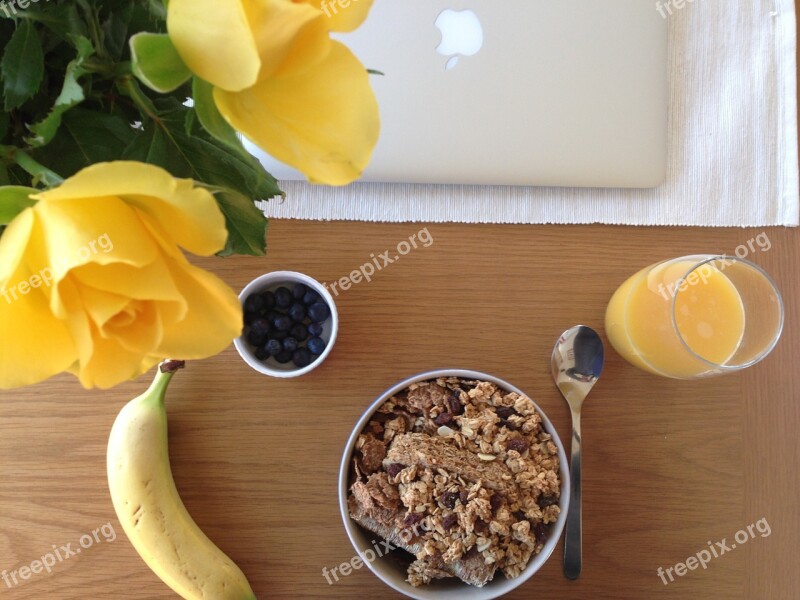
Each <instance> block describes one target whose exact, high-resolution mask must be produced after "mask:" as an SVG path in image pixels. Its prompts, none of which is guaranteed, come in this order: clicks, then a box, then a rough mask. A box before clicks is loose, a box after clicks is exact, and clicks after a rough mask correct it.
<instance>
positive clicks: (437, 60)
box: [251, 0, 668, 188]
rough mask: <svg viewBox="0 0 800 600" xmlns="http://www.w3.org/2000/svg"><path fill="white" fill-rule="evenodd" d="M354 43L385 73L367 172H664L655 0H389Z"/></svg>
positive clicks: (616, 183) (570, 181)
mask: <svg viewBox="0 0 800 600" xmlns="http://www.w3.org/2000/svg"><path fill="white" fill-rule="evenodd" d="M333 1H334V2H335V1H336V0H333ZM351 1H352V2H357V1H359V0H351ZM340 10H342V9H340ZM341 39H342V40H343V41H344V42H345V43H346V44H347V45H348V46H349V47H350V48H351V49H352V50H353V51H354V52H355V53H356V55H357V56H358V57H359V58H360V59H361V61H362V62H363V63H364V65H365V66H366V67H367V68H369V69H374V70H377V71H380V72H382V73H383V75H373V76H372V84H373V87H374V89H375V93H376V94H377V97H378V102H379V104H380V108H381V121H382V129H381V136H380V140H379V142H378V146H377V148H376V149H375V153H374V155H373V158H372V161H371V163H370V166H369V167H368V168H367V170H366V171H365V173H364V176H363V178H362V180H363V181H381V182H402V183H452V184H508V185H536V186H577V187H638V188H649V187H656V186H658V185H660V184H661V183H662V182H663V181H664V178H665V169H666V152H667V139H666V136H667V133H666V132H667V96H668V94H667V66H666V63H667V21H666V19H664V18H663V17H662V16H661V15H660V13H659V12H658V11H657V10H656V9H655V8H654V5H653V3H652V2H651V1H649V0H503V1H502V2H501V1H499V0H375V4H374V6H373V8H372V11H371V13H370V16H369V18H368V19H367V21H366V22H365V23H364V24H363V25H362V26H361V28H360V29H358V30H357V31H355V32H353V33H350V34H347V35H344V36H341ZM251 149H252V147H251ZM257 154H258V156H259V158H261V159H262V162H264V164H265V166H266V167H267V169H268V170H270V171H271V172H273V173H274V174H275V175H276V176H277V177H278V178H279V179H303V176H302V175H301V174H300V173H298V172H296V171H294V170H292V169H290V168H288V167H285V166H283V165H281V164H280V163H278V162H277V161H275V160H274V159H272V158H270V157H269V156H267V155H265V154H264V153H263V152H260V151H259V152H257Z"/></svg>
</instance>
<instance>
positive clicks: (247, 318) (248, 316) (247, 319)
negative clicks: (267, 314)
mask: <svg viewBox="0 0 800 600" xmlns="http://www.w3.org/2000/svg"><path fill="white" fill-rule="evenodd" d="M260 318H261V315H260V314H258V313H252V312H246V313H244V324H245V325H252V324H253V321H255V320H256V319H260Z"/></svg>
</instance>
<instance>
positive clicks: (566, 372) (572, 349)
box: [550, 325, 603, 579]
mask: <svg viewBox="0 0 800 600" xmlns="http://www.w3.org/2000/svg"><path fill="white" fill-rule="evenodd" d="M550 366H551V368H552V371H553V381H555V382H556V387H558V389H559V390H560V391H561V395H562V396H564V398H565V399H566V400H567V404H569V408H570V410H571V411H572V458H571V460H570V468H569V474H570V481H571V484H570V485H571V490H570V502H569V509H568V510H567V526H566V534H565V536H564V575H566V576H567V577H568V578H569V579H577V578H578V576H579V575H580V574H581V566H582V558H581V406H583V399H584V398H586V396H587V395H588V394H589V390H591V389H592V387H593V386H594V384H595V383H597V380H598V379H599V378H600V371H602V370H603V341H602V340H601V339H600V336H599V335H597V332H596V331H595V330H594V329H591V328H589V327H585V326H584V325H577V326H575V327H573V328H572V329H568V330H567V331H565V332H564V333H563V334H562V335H561V337H560V338H558V341H557V342H556V346H555V348H553V357H552V359H551V361H550Z"/></svg>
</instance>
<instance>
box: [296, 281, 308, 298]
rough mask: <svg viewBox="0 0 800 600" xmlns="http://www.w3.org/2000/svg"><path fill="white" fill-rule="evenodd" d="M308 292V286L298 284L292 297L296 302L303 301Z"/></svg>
mask: <svg viewBox="0 0 800 600" xmlns="http://www.w3.org/2000/svg"><path fill="white" fill-rule="evenodd" d="M307 291H308V286H307V285H306V284H305V283H298V284H297V285H296V286H294V289H293V290H292V296H294V299H295V300H302V299H303V296H305V295H306V292H307Z"/></svg>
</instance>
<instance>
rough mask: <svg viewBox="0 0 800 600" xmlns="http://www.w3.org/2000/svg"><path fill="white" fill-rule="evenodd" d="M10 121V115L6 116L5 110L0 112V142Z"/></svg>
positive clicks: (6, 131)
mask: <svg viewBox="0 0 800 600" xmlns="http://www.w3.org/2000/svg"><path fill="white" fill-rule="evenodd" d="M9 122H10V117H9V116H8V113H7V112H0V143H2V141H3V138H4V137H6V134H7V133H8V126H9Z"/></svg>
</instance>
